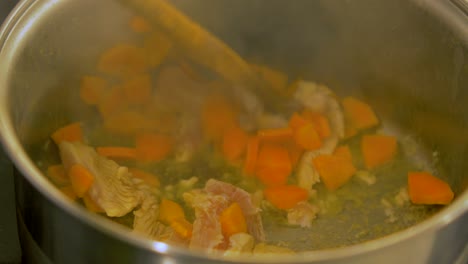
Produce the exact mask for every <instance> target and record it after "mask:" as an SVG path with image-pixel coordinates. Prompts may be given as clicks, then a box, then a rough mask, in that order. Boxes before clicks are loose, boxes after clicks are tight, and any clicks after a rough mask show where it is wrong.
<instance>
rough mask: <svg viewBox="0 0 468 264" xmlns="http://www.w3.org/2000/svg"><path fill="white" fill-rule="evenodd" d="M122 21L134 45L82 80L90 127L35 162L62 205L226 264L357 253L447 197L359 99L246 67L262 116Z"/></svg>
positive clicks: (141, 26) (103, 60)
mask: <svg viewBox="0 0 468 264" xmlns="http://www.w3.org/2000/svg"><path fill="white" fill-rule="evenodd" d="M130 25H131V29H132V30H133V31H135V34H139V37H140V38H141V39H142V41H141V42H136V43H133V42H132V43H131V42H129V43H119V44H117V45H115V46H113V47H110V48H109V49H108V50H106V51H104V52H103V53H102V54H101V56H100V57H99V58H98V61H97V63H96V65H97V66H96V68H97V70H96V71H95V72H93V73H90V74H88V75H85V76H83V77H82V79H81V83H80V85H79V86H80V88H79V89H80V90H79V94H80V101H81V102H80V103H81V104H83V105H86V106H87V107H89V108H92V109H93V111H95V113H96V115H98V116H99V118H98V121H97V122H96V121H93V122H90V121H89V120H69V123H67V124H62V125H61V126H60V127H59V128H57V130H56V131H54V132H53V133H52V134H51V137H50V138H51V140H50V141H49V142H47V143H46V145H47V147H46V148H45V149H48V150H49V152H50V149H52V150H53V151H55V154H56V155H55V156H56V158H55V159H45V158H44V159H43V160H40V162H39V163H38V164H39V165H40V167H41V168H43V169H44V171H45V175H47V177H48V178H49V179H50V180H51V181H52V182H53V183H54V184H55V185H56V186H57V187H58V188H59V189H60V190H61V191H62V192H63V194H64V196H63V198H64V199H70V200H72V201H74V202H76V203H78V204H80V205H82V206H84V207H85V208H86V209H87V210H88V211H90V212H92V213H96V214H99V215H102V216H103V217H107V218H109V219H111V220H113V221H116V222H118V223H121V224H122V225H125V226H127V227H128V228H130V229H131V230H132V231H131V232H133V233H135V234H136V235H141V236H145V237H147V238H149V239H154V240H158V241H164V242H167V243H170V244H174V245H181V246H185V247H188V248H190V249H196V250H205V251H209V252H220V253H222V254H225V255H236V254H242V253H245V254H251V253H252V254H266V253H275V254H279V253H283V254H287V253H293V252H300V251H307V250H315V249H322V248H331V247H340V246H345V245H349V244H354V243H359V242H363V241H367V240H371V239H375V238H377V237H381V236H384V235H387V234H390V233H392V232H396V231H398V230H401V229H403V228H406V227H408V226H411V225H413V224H415V223H417V222H419V221H421V220H423V219H425V218H427V217H428V216H430V215H431V214H433V213H434V212H436V211H437V210H438V209H440V207H441V205H446V204H449V203H450V202H451V201H452V199H453V196H454V194H453V192H452V190H451V188H450V186H449V185H448V184H447V183H446V182H444V181H443V180H442V179H441V178H440V177H441V175H439V174H440V173H439V172H438V171H437V170H435V169H432V168H429V167H428V166H424V165H421V164H418V163H417V162H415V161H414V160H412V159H411V157H412V156H414V155H415V153H414V149H416V148H417V146H416V143H414V142H413V141H411V139H408V138H407V137H403V136H399V134H398V133H393V132H392V129H386V127H388V126H387V124H385V126H383V125H384V124H382V120H380V119H379V117H378V115H377V114H376V113H375V112H374V110H373V109H372V107H371V106H370V105H369V104H368V103H367V102H365V101H363V100H362V99H360V98H358V97H355V96H352V95H349V96H346V97H343V98H339V97H337V95H335V94H334V92H333V91H332V90H331V89H329V88H328V87H327V86H325V85H322V84H317V83H314V82H311V81H307V80H301V79H297V80H294V79H290V78H288V76H287V75H286V74H284V73H282V72H281V71H278V70H275V69H271V68H270V67H267V66H265V65H256V64H251V65H250V66H251V67H252V70H253V71H254V72H255V73H256V74H258V77H259V78H261V79H263V80H264V81H265V82H266V83H268V84H269V86H271V89H275V92H277V93H278V94H280V95H281V96H283V97H284V101H288V102H290V104H288V107H287V108H285V109H284V111H280V112H278V111H276V112H274V111H269V110H266V109H265V108H264V107H263V106H262V102H261V100H259V99H257V98H256V97H255V96H253V94H251V93H250V92H249V91H248V90H247V89H242V87H237V86H235V85H231V84H230V83H228V82H225V81H223V80H221V79H219V78H217V77H216V76H214V75H210V74H205V71H204V70H201V69H200V68H199V67H197V66H196V65H194V64H191V62H189V61H188V60H186V59H184V58H181V57H179V56H178V54H176V52H174V48H173V43H171V41H170V40H169V39H167V38H165V37H164V35H163V34H161V33H156V32H155V31H154V30H152V29H151V27H149V26H148V24H146V23H145V21H144V20H142V19H141V18H139V17H135V18H133V19H132V21H131V23H130ZM384 128H385V129H384ZM409 146H415V147H409ZM412 149H413V152H412V151H411V150H412ZM435 154H437V153H434V155H435ZM48 155H49V156H50V153H49V154H48ZM44 156H45V155H44Z"/></svg>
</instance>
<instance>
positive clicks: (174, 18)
mask: <svg viewBox="0 0 468 264" xmlns="http://www.w3.org/2000/svg"><path fill="white" fill-rule="evenodd" d="M118 1H120V2H121V3H122V4H124V5H125V6H127V7H129V8H130V9H132V10H134V11H135V12H136V13H138V14H140V15H141V16H143V17H145V18H146V19H147V20H148V21H149V22H150V23H152V24H153V25H154V26H156V27H157V28H158V29H160V30H162V31H163V33H165V34H166V35H167V36H168V37H169V38H171V39H172V40H173V41H174V43H175V44H176V46H177V47H178V48H180V49H181V50H182V51H183V52H184V53H186V55H187V56H188V57H189V58H191V59H192V60H194V61H195V62H197V63H199V64H201V65H204V66H205V67H207V68H209V69H211V70H213V71H214V72H216V73H217V74H219V75H220V76H222V77H223V78H224V79H226V80H227V81H230V82H232V83H233V84H239V85H244V86H246V87H248V88H250V89H252V90H253V91H254V93H255V94H256V95H257V96H258V97H259V98H261V100H262V102H263V103H264V104H265V106H266V107H267V108H269V109H272V110H274V109H276V110H277V109H278V107H279V106H280V105H281V101H282V99H281V98H280V96H279V95H278V94H277V92H276V91H274V90H273V89H271V87H268V85H267V84H266V82H265V81H264V80H263V79H261V78H259V76H258V74H256V73H255V72H254V70H253V69H252V68H251V67H250V65H249V64H248V63H247V62H246V61H245V60H244V59H242V58H241V57H240V56H239V55H238V54H237V53H236V52H235V51H234V50H232V49H231V48H230V47H229V46H228V45H226V44H225V43H224V42H222V41H221V40H220V39H218V38H217V37H216V36H214V35H213V34H211V33H210V32H208V31H207V30H205V29H204V28H202V27H201V26H200V25H199V24H197V23H196V22H194V21H193V20H191V19H190V18H189V17H187V16H186V15H184V14H183V13H182V12H180V11H179V10H177V9H176V8H175V7H174V6H172V5H171V4H170V3H168V2H167V1H165V0H118Z"/></svg>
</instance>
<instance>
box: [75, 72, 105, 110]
mask: <svg viewBox="0 0 468 264" xmlns="http://www.w3.org/2000/svg"><path fill="white" fill-rule="evenodd" d="M108 86H109V84H108V82H107V81H106V80H105V79H103V78H100V77H97V76H83V78H81V86H80V98H81V100H83V102H84V103H85V104H89V105H95V104H97V103H98V102H99V100H100V99H101V97H102V96H103V95H104V93H105V92H106V90H107V89H108V88H109V87H108Z"/></svg>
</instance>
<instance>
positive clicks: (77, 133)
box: [51, 122, 83, 144]
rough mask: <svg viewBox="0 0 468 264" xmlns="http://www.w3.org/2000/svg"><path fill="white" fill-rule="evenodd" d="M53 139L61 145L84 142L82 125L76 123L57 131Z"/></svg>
mask: <svg viewBox="0 0 468 264" xmlns="http://www.w3.org/2000/svg"><path fill="white" fill-rule="evenodd" d="M51 137H52V140H54V142H55V143H56V144H59V143H60V142H62V141H70V142H74V141H83V131H82V129H81V124H80V123H78V122H76V123H71V124H69V125H66V126H64V127H61V128H59V129H58V130H56V131H55V132H54V133H53V134H52V136H51Z"/></svg>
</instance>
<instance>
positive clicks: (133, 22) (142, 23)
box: [130, 16, 151, 33]
mask: <svg viewBox="0 0 468 264" xmlns="http://www.w3.org/2000/svg"><path fill="white" fill-rule="evenodd" d="M130 28H131V29H132V30H133V31H134V32H135V33H147V32H150V31H151V25H150V24H149V23H148V21H146V19H144V18H143V17H141V16H134V17H132V18H131V19H130Z"/></svg>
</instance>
